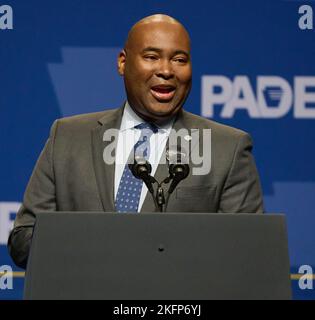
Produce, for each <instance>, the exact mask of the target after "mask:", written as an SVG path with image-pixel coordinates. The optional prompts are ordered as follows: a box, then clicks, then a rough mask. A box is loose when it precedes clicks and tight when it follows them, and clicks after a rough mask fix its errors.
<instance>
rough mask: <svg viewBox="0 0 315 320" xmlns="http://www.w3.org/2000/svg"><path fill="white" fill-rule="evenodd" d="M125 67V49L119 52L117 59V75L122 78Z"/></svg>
mask: <svg viewBox="0 0 315 320" xmlns="http://www.w3.org/2000/svg"><path fill="white" fill-rule="evenodd" d="M125 65H126V51H125V49H123V50H121V51H120V52H119V55H118V59H117V66H118V73H119V74H120V75H121V76H123V75H124V74H125Z"/></svg>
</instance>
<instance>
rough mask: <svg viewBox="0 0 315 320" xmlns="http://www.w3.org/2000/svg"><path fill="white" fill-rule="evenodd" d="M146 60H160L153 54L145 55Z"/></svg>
mask: <svg viewBox="0 0 315 320" xmlns="http://www.w3.org/2000/svg"><path fill="white" fill-rule="evenodd" d="M144 59H146V60H151V61H152V60H157V59H158V57H157V56H155V55H152V54H149V55H145V56H144Z"/></svg>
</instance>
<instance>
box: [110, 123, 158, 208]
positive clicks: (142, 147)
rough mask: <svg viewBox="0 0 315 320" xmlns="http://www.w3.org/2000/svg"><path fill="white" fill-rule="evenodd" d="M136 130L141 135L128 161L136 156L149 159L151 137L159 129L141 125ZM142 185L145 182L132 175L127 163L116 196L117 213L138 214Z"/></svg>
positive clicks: (147, 124) (149, 125)
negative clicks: (139, 131)
mask: <svg viewBox="0 0 315 320" xmlns="http://www.w3.org/2000/svg"><path fill="white" fill-rule="evenodd" d="M135 128H136V129H140V130H141V135H140V138H139V140H138V141H137V143H136V144H135V145H134V147H133V149H132V150H131V154H130V156H129V158H128V159H130V158H132V159H134V157H135V156H140V157H142V158H145V159H148V158H149V156H150V137H151V135H152V134H153V133H156V132H157V131H158V129H157V127H156V126H155V125H153V124H150V123H141V124H139V125H137V126H135ZM142 184H143V181H142V180H140V179H137V178H136V177H135V176H134V175H133V174H132V172H131V170H130V168H129V166H128V162H127V163H126V165H125V168H124V171H123V174H122V177H121V179H120V183H119V187H118V191H117V195H116V200H115V208H116V211H117V212H134V213H136V212H138V206H139V200H140V195H141V190H142Z"/></svg>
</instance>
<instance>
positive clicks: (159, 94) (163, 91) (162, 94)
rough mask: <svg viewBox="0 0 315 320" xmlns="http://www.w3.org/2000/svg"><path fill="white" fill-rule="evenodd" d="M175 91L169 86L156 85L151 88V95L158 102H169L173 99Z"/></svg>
mask: <svg viewBox="0 0 315 320" xmlns="http://www.w3.org/2000/svg"><path fill="white" fill-rule="evenodd" d="M175 89H176V87H174V86H171V85H157V86H153V87H151V93H152V95H153V96H154V97H155V98H156V99H157V100H159V101H169V100H171V99H172V98H173V97H174V95H175Z"/></svg>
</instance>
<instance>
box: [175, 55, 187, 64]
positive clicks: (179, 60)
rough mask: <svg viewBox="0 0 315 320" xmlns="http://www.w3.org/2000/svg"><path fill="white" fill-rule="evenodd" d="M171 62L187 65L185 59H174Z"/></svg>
mask: <svg viewBox="0 0 315 320" xmlns="http://www.w3.org/2000/svg"><path fill="white" fill-rule="evenodd" d="M173 61H175V62H178V63H180V64H184V63H187V58H185V57H175V58H174V59H173Z"/></svg>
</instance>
